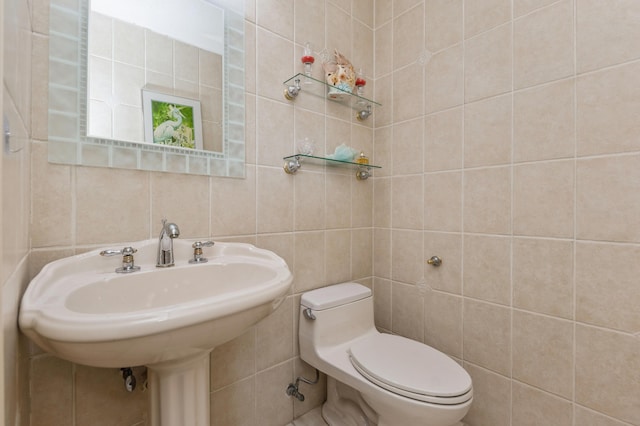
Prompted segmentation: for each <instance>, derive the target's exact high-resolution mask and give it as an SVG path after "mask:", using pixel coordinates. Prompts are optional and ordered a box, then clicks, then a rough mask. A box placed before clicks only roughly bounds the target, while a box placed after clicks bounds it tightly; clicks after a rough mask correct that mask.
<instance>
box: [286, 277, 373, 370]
mask: <svg viewBox="0 0 640 426" xmlns="http://www.w3.org/2000/svg"><path fill="white" fill-rule="evenodd" d="M305 311H307V312H308V313H307V314H305ZM310 317H314V318H315V319H311V318H310ZM374 331H375V325H374V321H373V297H372V295H371V290H370V289H369V288H367V287H365V286H363V285H361V284H357V283H344V284H336V285H331V286H328V287H323V288H319V289H317V290H312V291H309V292H307V293H304V294H303V295H302V298H301V299H300V329H299V332H298V336H299V340H300V355H301V356H302V358H303V359H305V354H306V353H308V351H314V350H318V349H320V348H324V347H330V346H335V345H339V344H342V343H345V342H347V341H350V340H353V339H355V338H357V337H360V336H363V335H365V334H367V333H370V332H374Z"/></svg>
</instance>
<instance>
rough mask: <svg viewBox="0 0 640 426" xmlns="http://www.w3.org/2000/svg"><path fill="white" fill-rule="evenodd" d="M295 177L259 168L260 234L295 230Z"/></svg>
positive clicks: (275, 170)
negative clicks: (291, 203)
mask: <svg viewBox="0 0 640 426" xmlns="http://www.w3.org/2000/svg"><path fill="white" fill-rule="evenodd" d="M293 177H294V176H291V175H288V174H286V173H283V172H282V169H272V168H267V167H259V168H258V174H257V205H258V220H257V223H258V232H260V233H262V232H284V231H291V230H292V229H293V210H292V209H291V208H290V204H289V201H290V200H292V199H293V184H294V183H293Z"/></svg>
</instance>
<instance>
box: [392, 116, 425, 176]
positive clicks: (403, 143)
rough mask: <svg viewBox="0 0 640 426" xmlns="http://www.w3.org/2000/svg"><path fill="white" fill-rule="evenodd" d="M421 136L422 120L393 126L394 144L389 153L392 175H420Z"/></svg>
mask: <svg viewBox="0 0 640 426" xmlns="http://www.w3.org/2000/svg"><path fill="white" fill-rule="evenodd" d="M423 135H424V122H423V119H422V118H418V119H415V120H411V121H405V122H403V123H400V124H396V125H394V126H393V139H394V143H393V146H392V152H391V157H392V167H393V169H392V170H393V174H395V175H405V174H412V173H422V166H423V161H422V150H423V146H424V141H423Z"/></svg>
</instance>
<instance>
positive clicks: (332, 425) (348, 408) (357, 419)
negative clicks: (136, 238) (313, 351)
mask: <svg viewBox="0 0 640 426" xmlns="http://www.w3.org/2000/svg"><path fill="white" fill-rule="evenodd" d="M377 417H378V416H377V415H376V413H375V411H373V410H372V409H371V407H369V405H368V404H367V403H366V402H365V401H364V400H363V399H362V396H361V395H360V392H358V391H357V390H355V389H354V388H352V387H351V386H348V385H345V384H344V383H342V382H339V381H337V380H336V379H334V378H333V377H331V376H327V401H326V402H325V403H324V404H323V405H322V418H323V419H324V421H325V422H327V424H328V425H329V426H378V418H377Z"/></svg>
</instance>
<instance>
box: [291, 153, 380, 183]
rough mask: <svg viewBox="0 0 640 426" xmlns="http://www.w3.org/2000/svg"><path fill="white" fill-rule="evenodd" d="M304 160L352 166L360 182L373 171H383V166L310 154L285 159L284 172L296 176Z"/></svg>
mask: <svg viewBox="0 0 640 426" xmlns="http://www.w3.org/2000/svg"><path fill="white" fill-rule="evenodd" d="M303 159H310V160H316V161H321V162H322V161H323V162H325V163H328V164H336V165H347V166H352V167H354V168H355V169H356V178H358V180H365V179H367V178H369V177H370V176H371V172H370V170H371V169H381V168H382V166H376V165H373V164H361V163H356V162H355V161H345V160H335V159H333V158H327V157H317V156H315V155H308V154H294V155H289V156H287V157H283V160H284V171H285V172H287V173H289V174H295V172H297V171H298V169H299V168H300V167H301V166H302V164H301V163H302V160H303Z"/></svg>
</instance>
